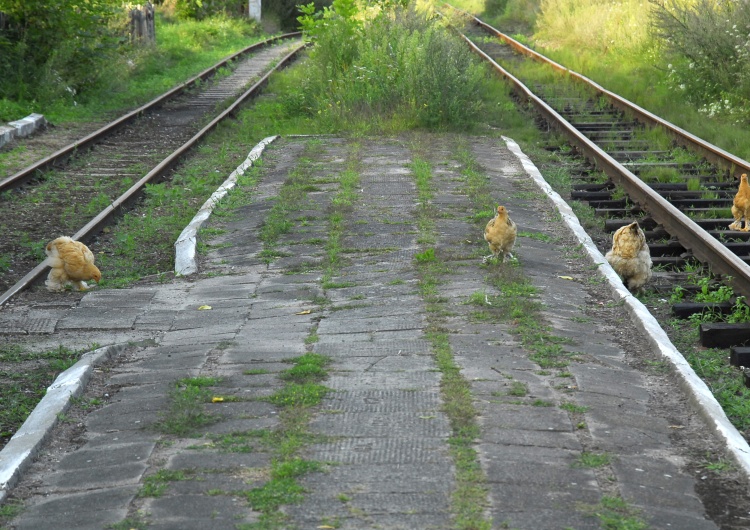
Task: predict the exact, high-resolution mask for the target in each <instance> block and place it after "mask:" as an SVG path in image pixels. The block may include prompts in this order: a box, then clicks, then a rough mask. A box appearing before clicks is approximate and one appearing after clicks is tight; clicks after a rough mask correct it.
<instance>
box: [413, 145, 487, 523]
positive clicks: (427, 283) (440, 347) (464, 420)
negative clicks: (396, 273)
mask: <svg viewBox="0 0 750 530" xmlns="http://www.w3.org/2000/svg"><path fill="white" fill-rule="evenodd" d="M412 172H413V174H414V180H415V182H416V185H417V190H418V193H419V196H420V199H421V201H420V207H419V209H418V217H417V224H418V226H419V238H420V240H422V241H429V242H433V241H436V239H437V235H436V234H435V219H434V217H433V216H434V213H435V210H434V209H433V208H431V207H430V199H431V198H432V196H433V195H434V185H433V184H432V168H431V167H430V165H429V163H428V162H427V161H425V160H422V159H420V158H418V157H416V158H415V162H414V163H413V164H412ZM415 262H416V263H417V270H418V274H419V290H420V293H421V295H422V298H423V299H424V301H425V302H426V303H427V306H428V315H429V317H428V318H429V327H430V332H429V333H427V335H426V338H427V340H429V341H430V343H431V344H432V350H433V353H434V355H435V361H436V363H437V367H438V369H439V370H440V372H441V374H442V379H441V382H440V389H441V393H442V396H443V401H444V411H445V413H446V414H447V416H448V419H449V421H450V425H451V436H450V437H449V439H448V444H449V445H450V449H451V456H452V457H453V462H454V465H455V467H456V487H455V489H454V491H453V492H452V494H451V511H452V512H453V514H454V517H455V519H454V521H455V523H454V524H455V527H456V528H458V529H463V530H485V529H487V530H488V529H489V528H491V527H492V521H491V520H490V519H488V518H487V517H486V516H485V514H484V510H485V507H486V505H487V485H486V480H487V477H486V476H485V473H484V470H483V469H482V467H481V465H480V463H479V458H478V455H477V452H476V449H475V448H474V445H475V441H476V440H477V438H478V437H479V435H480V428H479V424H478V423H477V420H476V417H477V411H476V409H475V408H474V403H473V401H472V396H471V385H470V383H469V382H468V381H467V380H466V378H465V377H464V376H463V375H462V374H461V367H460V366H459V365H458V364H456V362H455V360H454V357H453V351H452V348H451V344H450V340H449V334H448V331H447V330H446V329H445V327H444V325H445V324H444V320H443V318H442V317H441V314H442V311H441V309H442V308H441V306H442V305H444V301H443V299H442V298H441V297H440V295H439V292H438V286H439V285H440V283H441V281H442V276H443V275H444V274H446V273H447V272H448V270H447V266H446V264H445V263H444V262H443V261H442V260H441V259H440V258H439V257H438V256H436V253H435V249H434V248H432V247H430V248H427V249H425V250H424V251H422V252H419V253H417V254H416V255H415Z"/></svg>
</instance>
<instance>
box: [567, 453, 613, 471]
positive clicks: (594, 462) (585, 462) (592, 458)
mask: <svg viewBox="0 0 750 530" xmlns="http://www.w3.org/2000/svg"><path fill="white" fill-rule="evenodd" d="M610 461H611V456H610V455H608V454H607V453H590V452H588V451H584V452H583V453H581V455H580V456H579V457H578V460H576V462H575V463H574V464H573V467H587V468H597V467H604V466H607V465H609V463H610Z"/></svg>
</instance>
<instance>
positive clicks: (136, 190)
mask: <svg viewBox="0 0 750 530" xmlns="http://www.w3.org/2000/svg"><path fill="white" fill-rule="evenodd" d="M305 46H306V44H304V43H303V44H301V45H299V46H298V47H297V48H295V49H294V50H292V51H291V52H290V53H289V54H287V55H286V56H285V57H284V58H283V59H281V60H280V61H279V63H278V64H277V65H276V66H274V67H273V68H272V69H271V70H269V71H268V72H267V73H266V74H265V75H264V76H263V77H262V78H261V79H260V80H258V81H257V82H256V83H255V84H254V85H253V86H251V87H250V88H249V89H247V90H246V91H245V92H244V93H242V94H241V95H240V96H239V97H238V98H237V99H236V100H235V101H234V103H232V104H231V105H230V106H228V107H227V108H226V109H225V110H224V111H222V112H221V114H219V115H218V116H217V117H216V118H214V119H213V120H211V122H210V123H209V124H207V125H206V126H205V127H203V129H201V130H200V131H199V132H197V133H196V134H195V135H194V136H193V137H192V138H191V139H190V140H188V141H187V142H185V143H184V144H183V145H182V146H180V147H179V148H178V149H176V150H175V151H174V152H172V153H171V154H170V155H169V156H167V157H166V158H165V159H164V160H162V161H161V162H160V163H159V164H158V165H157V166H156V167H154V168H153V169H152V170H151V171H149V172H148V173H147V174H146V175H145V176H144V177H143V178H141V179H140V180H139V181H138V182H136V183H135V184H133V186H131V187H130V189H128V190H127V191H126V192H125V193H123V194H122V195H120V197H118V198H117V199H115V200H114V201H113V202H112V203H111V204H110V205H109V206H107V207H106V208H105V209H104V210H102V211H101V212H100V213H99V214H98V215H97V216H96V217H94V218H93V219H92V220H91V221H89V222H88V223H87V224H86V225H85V226H84V227H83V228H81V229H80V230H79V231H78V232H76V233H75V234H74V235H73V236H72V237H73V239H75V240H78V241H83V242H87V241H89V240H90V239H91V238H92V237H93V236H94V235H95V234H97V233H98V232H99V231H100V230H101V229H102V228H103V227H104V226H106V225H107V224H109V223H111V222H112V220H113V219H114V217H115V216H116V215H117V214H118V213H119V212H120V211H121V210H122V209H123V208H125V207H127V206H128V205H130V204H132V203H133V202H134V201H136V200H137V199H139V198H140V197H141V195H142V194H143V189H144V188H145V186H146V184H148V183H150V182H154V181H156V180H157V179H159V178H160V177H163V176H164V174H165V173H166V172H167V171H169V170H170V169H171V168H173V167H174V166H175V165H177V163H178V162H179V161H180V159H181V158H182V157H183V156H184V155H185V154H186V153H187V152H189V151H190V150H191V149H192V148H193V147H195V145H196V144H197V143H198V142H200V141H201V140H202V139H203V138H204V137H205V136H206V135H207V134H208V133H209V132H211V131H212V130H213V129H214V128H216V126H217V125H218V124H219V123H220V122H222V121H223V120H224V119H226V118H228V117H230V116H232V115H234V114H235V112H236V111H237V109H238V108H239V107H240V105H242V104H243V103H244V102H245V101H246V100H248V99H250V98H253V97H255V96H257V95H258V93H259V92H260V91H261V90H262V89H263V88H264V87H265V86H266V85H267V84H268V80H269V79H270V77H271V75H272V74H273V73H275V72H277V71H278V70H281V69H282V68H283V67H285V66H286V65H287V64H289V63H290V62H292V61H293V60H294V59H295V58H296V56H297V54H298V53H299V52H300V51H301V50H302V49H303V48H304V47H305ZM48 268H49V265H48V260H47V259H45V260H44V261H43V262H41V263H40V264H39V265H37V266H36V267H34V268H33V269H32V270H31V271H30V272H28V273H27V274H26V275H25V276H24V277H23V278H21V279H20V280H19V281H18V282H16V284H15V285H13V286H12V287H11V288H10V289H8V290H7V291H5V292H4V293H3V294H2V295H0V306H2V305H3V304H4V303H5V302H7V301H8V300H10V299H11V298H12V297H13V296H15V295H16V294H18V293H19V292H21V291H23V290H25V289H27V288H28V287H30V286H31V285H33V284H34V283H35V282H37V281H38V280H40V279H41V277H42V276H43V275H44V273H45V272H46V271H47V269H48Z"/></svg>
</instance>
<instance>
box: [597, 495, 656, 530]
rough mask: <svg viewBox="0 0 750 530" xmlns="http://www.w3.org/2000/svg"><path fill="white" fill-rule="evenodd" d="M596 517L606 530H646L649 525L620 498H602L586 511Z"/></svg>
mask: <svg viewBox="0 0 750 530" xmlns="http://www.w3.org/2000/svg"><path fill="white" fill-rule="evenodd" d="M586 511H588V512H589V513H591V515H594V516H596V517H597V518H598V519H599V521H600V522H601V524H602V528H604V529H606V530H646V529H647V528H649V525H648V524H647V523H646V522H645V521H643V519H642V518H641V517H640V512H639V511H638V510H637V509H635V508H633V507H632V506H630V505H628V503H627V502H626V501H624V500H623V499H622V498H620V497H610V496H604V497H602V500H601V501H600V502H599V504H598V505H596V506H589V507H587V510H586Z"/></svg>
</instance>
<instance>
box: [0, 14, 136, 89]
mask: <svg viewBox="0 0 750 530" xmlns="http://www.w3.org/2000/svg"><path fill="white" fill-rule="evenodd" d="M0 13H3V23H2V25H1V26H0V71H2V72H3V74H4V75H3V76H1V77H0V95H3V96H5V97H14V98H18V99H24V98H28V97H29V96H31V95H32V94H33V92H34V90H35V86H38V85H40V84H45V81H50V80H51V81H57V83H56V84H57V85H62V86H64V87H65V89H67V91H68V93H73V92H75V91H78V90H80V89H81V88H84V87H85V86H86V85H87V84H91V83H95V82H96V79H97V75H96V72H97V70H98V69H97V65H98V64H101V62H103V60H104V59H105V57H106V56H107V55H108V54H110V53H112V52H113V51H114V50H115V49H116V47H117V45H118V39H117V37H116V34H115V33H114V32H113V31H112V28H113V24H114V22H115V20H117V16H118V15H119V16H122V13H123V10H122V7H121V3H120V2H119V1H118V0H86V1H81V0H56V1H55V2H49V1H48V0H0Z"/></svg>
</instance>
